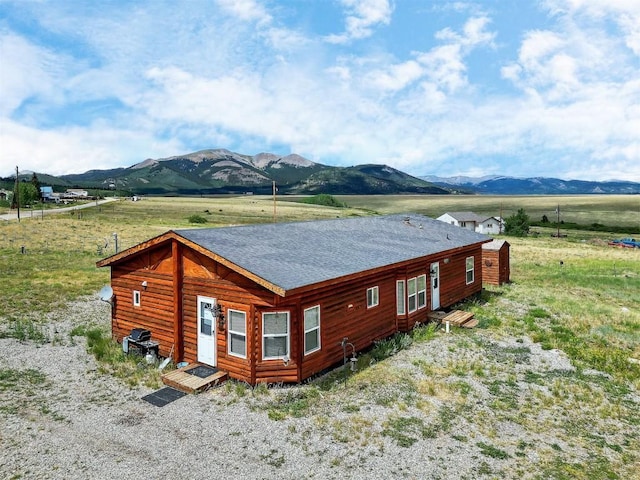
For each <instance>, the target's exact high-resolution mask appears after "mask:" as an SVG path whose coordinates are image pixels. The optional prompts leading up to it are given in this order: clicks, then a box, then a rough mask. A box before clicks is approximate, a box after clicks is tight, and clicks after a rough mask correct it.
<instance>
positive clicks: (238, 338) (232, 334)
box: [227, 309, 247, 358]
mask: <svg viewBox="0 0 640 480" xmlns="http://www.w3.org/2000/svg"><path fill="white" fill-rule="evenodd" d="M227 325H228V327H227V345H228V349H229V355H233V356H234V357H240V358H247V314H246V313H245V312H241V311H240V310H232V309H228V310H227Z"/></svg>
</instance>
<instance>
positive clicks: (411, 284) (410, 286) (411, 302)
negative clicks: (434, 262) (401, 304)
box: [407, 277, 418, 313]
mask: <svg viewBox="0 0 640 480" xmlns="http://www.w3.org/2000/svg"><path fill="white" fill-rule="evenodd" d="M416 285H417V280H416V277H413V278H410V279H409V280H407V304H408V306H409V313H411V312H415V311H416V310H417V309H418V298H417V290H416Z"/></svg>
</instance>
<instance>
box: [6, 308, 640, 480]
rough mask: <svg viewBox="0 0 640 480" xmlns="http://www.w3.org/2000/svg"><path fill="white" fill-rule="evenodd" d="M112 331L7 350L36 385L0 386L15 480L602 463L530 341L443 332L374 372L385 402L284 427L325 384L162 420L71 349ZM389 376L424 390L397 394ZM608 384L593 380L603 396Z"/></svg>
mask: <svg viewBox="0 0 640 480" xmlns="http://www.w3.org/2000/svg"><path fill="white" fill-rule="evenodd" d="M108 319H109V306H108V305H107V304H105V303H104V302H100V301H99V300H98V299H97V297H95V298H93V297H92V298H87V299H83V300H81V301H78V302H76V303H73V304H71V305H69V308H68V310H67V311H64V312H57V313H54V314H51V315H50V316H49V317H48V322H49V325H50V327H49V328H50V330H51V331H52V332H53V331H54V330H55V331H56V332H57V333H55V334H52V335H51V338H54V342H49V343H45V344H42V345H37V344H34V343H33V342H26V343H21V342H19V341H17V340H15V339H12V338H3V339H0V375H1V374H3V373H4V375H5V377H7V375H9V374H10V373H11V372H21V374H23V377H21V378H19V379H13V382H14V383H13V384H12V385H13V386H12V387H11V388H7V387H6V385H7V383H6V382H8V381H9V380H7V379H6V378H5V379H4V380H3V379H2V377H0V427H1V428H0V478H3V479H4V478H7V479H9V478H34V479H35V478H37V479H49V478H51V479H94V478H95V479H111V478H141V479H156V478H189V479H198V478H216V479H217V478H220V479H222V478H224V479H236V478H237V479H262V478H264V479H272V478H289V479H307V478H317V479H345V478H348V479H387V478H407V479H418V478H469V479H471V478H496V477H500V478H533V477H534V476H535V475H536V474H537V473H540V468H541V467H544V466H545V465H547V462H548V461H550V459H552V458H554V457H553V454H554V453H557V452H562V453H561V455H562V458H564V459H566V461H568V462H573V463H576V462H585V461H588V458H589V455H590V451H589V444H588V443H585V442H584V441H575V442H572V440H571V435H570V432H568V431H567V430H566V428H565V427H563V424H562V423H561V422H562V415H563V414H562V413H561V411H560V410H558V409H561V408H564V406H565V405H564V404H563V403H562V402H563V401H564V400H557V401H556V400H555V399H554V395H555V393H554V392H552V391H551V390H552V389H553V388H555V387H554V385H555V383H553V381H552V380H549V382H537V381H531V378H534V379H535V378H546V377H545V375H551V374H553V376H555V377H554V378H563V375H567V376H569V377H570V375H571V374H572V372H574V368H573V367H572V366H571V363H570V362H569V361H568V360H567V358H566V356H565V355H563V354H562V352H558V351H555V350H548V351H544V350H541V349H540V347H539V346H538V345H537V344H532V343H531V342H530V341H528V340H527V339H515V338H500V339H494V338H491V337H490V336H489V335H488V333H486V332H485V333H483V332H481V331H474V332H473V333H472V334H467V333H465V334H452V335H444V334H438V335H437V337H436V338H435V339H434V340H432V341H430V342H426V343H417V344H414V345H413V346H412V347H411V348H409V349H408V350H405V351H403V352H400V353H399V354H397V355H395V356H394V357H392V358H390V359H389V360H388V361H386V362H382V363H380V364H377V365H374V366H372V367H371V368H370V369H368V370H370V372H367V373H365V375H367V374H369V375H380V377H379V378H380V379H381V380H380V383H379V386H378V387H376V389H375V390H372V389H371V388H370V387H369V386H367V385H368V384H366V383H365V382H363V383H362V387H361V389H360V390H359V389H358V388H344V389H343V390H342V391H341V390H340V388H336V389H334V390H332V391H331V392H328V393H325V392H323V391H320V393H319V396H318V397H316V398H314V402H313V406H311V407H309V408H308V409H306V410H304V414H303V415H302V416H296V415H285V416H284V418H282V419H280V420H274V419H272V418H270V415H269V414H268V412H269V411H270V409H273V408H274V406H276V407H277V406H278V405H281V404H284V402H286V401H290V400H291V398H292V396H294V397H295V396H298V397H296V398H300V399H303V398H305V397H304V392H306V391H308V390H309V388H310V387H308V386H306V387H305V386H297V387H291V388H272V389H269V390H268V391H264V389H263V392H262V393H260V394H258V393H257V392H256V391H252V390H250V389H242V388H239V387H237V386H234V384H230V385H232V386H227V387H225V386H222V387H220V388H217V389H214V390H211V391H209V392H205V393H202V394H199V395H187V396H185V397H183V398H181V399H179V400H177V401H175V402H173V403H171V404H169V405H166V406H165V407H162V408H159V407H155V406H153V405H151V404H149V403H147V402H145V401H142V400H141V397H142V396H144V395H146V394H148V393H150V392H151V391H152V390H151V389H149V388H145V387H135V388H130V387H129V386H127V385H125V384H124V382H123V381H122V380H121V379H117V378H114V377H112V376H110V375H107V374H104V373H100V371H99V365H97V364H96V362H95V360H94V359H93V357H92V356H91V355H89V354H88V353H87V352H86V344H85V340H84V338H81V337H75V340H71V339H70V337H69V331H70V330H71V328H72V327H73V326H74V325H78V324H87V323H89V324H101V325H105V324H106V323H107V322H108ZM383 364H384V365H383ZM457 369H468V370H474V369H475V371H476V373H477V374H476V375H469V374H466V373H464V372H459V371H458V370H457ZM388 371H395V372H398V371H402V372H404V373H403V375H405V376H406V377H407V378H406V383H407V385H411V386H412V387H411V388H408V389H406V390H404V389H402V388H400V387H398V386H397V385H394V386H393V387H390V386H388V385H387V384H386V383H385V381H384V378H385V376H384V375H383V374H384V373H385V372H388ZM456 371H458V373H457V374H455V372H456ZM38 372H39V373H38ZM452 372H454V375H452ZM30 376H31V377H33V378H31V377H30ZM532 376H534V377H532ZM526 379H529V380H526ZM562 381H564V380H562ZM3 382H5V383H4V385H5V387H4V388H3ZM598 384H599V383H598V380H597V378H596V376H594V382H593V386H592V387H590V388H593V389H597V385H598ZM305 389H306V390H305ZM318 391H319V390H318V389H316V390H315V392H316V393H317V392H318ZM358 392H361V393H358ZM592 393H593V394H597V392H595V391H594V392H592ZM536 399H537V400H536ZM510 401H513V402H515V404H513V405H511V404H510V403H509V402H510ZM536 401H539V402H542V405H541V406H539V407H536V405H537V404H536ZM545 401H548V404H547V405H545V404H544V402H545ZM567 401H568V400H567ZM499 402H503V403H504V405H503V404H500V403H499ZM631 402H632V403H634V402H635V405H636V406H637V405H638V404H640V402H639V401H638V397H637V395H635V396H633V397H631ZM590 421H594V422H596V424H594V428H596V429H597V431H598V432H600V431H602V432H606V435H607V437H606V439H607V442H609V443H608V444H610V445H613V444H618V443H621V442H622V439H621V438H618V436H624V435H627V434H629V432H628V429H629V426H628V425H627V424H625V423H623V422H621V421H620V420H619V419H606V418H604V419H603V418H600V417H599V416H598V417H597V418H596V419H591V420H590ZM402 422H404V423H402ZM535 425H539V427H540V428H536V427H535ZM403 435H404V437H403ZM603 435H604V433H603ZM636 437H637V435H636ZM636 442H637V440H636ZM523 445H524V446H523ZM636 445H637V443H636ZM485 446H486V448H485ZM491 447H493V449H492V448H491ZM525 447H526V448H525ZM607 452H608V451H607ZM610 461H611V462H612V464H617V463H618V462H619V457H618V456H617V452H616V451H615V449H614V450H612V452H611V456H610Z"/></svg>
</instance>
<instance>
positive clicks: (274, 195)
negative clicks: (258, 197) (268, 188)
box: [273, 180, 278, 223]
mask: <svg viewBox="0 0 640 480" xmlns="http://www.w3.org/2000/svg"><path fill="white" fill-rule="evenodd" d="M277 191H278V189H277V188H276V181H275V180H274V181H273V223H276V192H277Z"/></svg>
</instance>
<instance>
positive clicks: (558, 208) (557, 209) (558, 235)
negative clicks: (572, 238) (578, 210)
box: [556, 204, 560, 238]
mask: <svg viewBox="0 0 640 480" xmlns="http://www.w3.org/2000/svg"><path fill="white" fill-rule="evenodd" d="M556 213H557V214H558V219H557V220H556V225H557V226H558V231H557V233H556V235H557V237H558V238H560V204H558V206H557V207H556Z"/></svg>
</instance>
